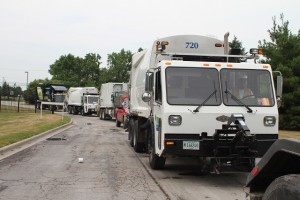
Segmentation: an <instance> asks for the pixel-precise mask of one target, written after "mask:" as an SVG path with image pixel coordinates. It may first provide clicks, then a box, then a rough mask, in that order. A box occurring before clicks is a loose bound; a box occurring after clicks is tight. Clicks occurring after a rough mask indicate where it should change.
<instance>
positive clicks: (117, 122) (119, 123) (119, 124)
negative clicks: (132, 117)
mask: <svg viewBox="0 0 300 200" xmlns="http://www.w3.org/2000/svg"><path fill="white" fill-rule="evenodd" d="M120 126H121V122H119V121H118V119H116V127H120Z"/></svg>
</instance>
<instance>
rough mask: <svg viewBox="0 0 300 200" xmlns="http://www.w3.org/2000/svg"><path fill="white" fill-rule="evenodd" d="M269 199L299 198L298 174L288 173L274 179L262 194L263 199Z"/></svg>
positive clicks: (292, 199)
mask: <svg viewBox="0 0 300 200" xmlns="http://www.w3.org/2000/svg"><path fill="white" fill-rule="evenodd" d="M271 199H277V200H281V199H282V200H284V199H289V200H297V199H300V175H299V174H289V175H285V176H280V177H279V178H277V179H275V180H274V181H273V182H272V183H271V184H270V185H269V186H268V188H267V190H266V192H265V194H264V196H263V200H271Z"/></svg>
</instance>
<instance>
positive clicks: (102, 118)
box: [99, 109, 104, 120]
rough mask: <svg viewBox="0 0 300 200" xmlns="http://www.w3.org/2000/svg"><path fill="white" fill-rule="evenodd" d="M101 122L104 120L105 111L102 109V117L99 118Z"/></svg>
mask: <svg viewBox="0 0 300 200" xmlns="http://www.w3.org/2000/svg"><path fill="white" fill-rule="evenodd" d="M99 118H100V120H104V110H103V109H100V116H99Z"/></svg>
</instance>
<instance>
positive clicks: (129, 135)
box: [128, 119, 134, 147]
mask: <svg viewBox="0 0 300 200" xmlns="http://www.w3.org/2000/svg"><path fill="white" fill-rule="evenodd" d="M128 129H129V130H128V140H129V144H130V146H132V147H133V129H134V120H133V119H131V120H130V121H129V127H128Z"/></svg>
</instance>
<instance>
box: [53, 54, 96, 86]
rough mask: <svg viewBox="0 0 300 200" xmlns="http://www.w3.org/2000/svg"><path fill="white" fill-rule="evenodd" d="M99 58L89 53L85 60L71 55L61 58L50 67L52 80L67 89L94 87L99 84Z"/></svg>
mask: <svg viewBox="0 0 300 200" xmlns="http://www.w3.org/2000/svg"><path fill="white" fill-rule="evenodd" d="M100 64H101V56H100V55H98V54H94V53H90V54H87V55H86V56H85V58H80V57H75V56H73V55H72V54H68V55H64V56H61V57H60V58H59V59H58V60H56V61H55V62H54V64H52V65H50V69H49V73H50V74H51V75H52V76H53V77H52V80H53V81H56V82H59V83H63V84H66V85H67V86H69V87H86V86H95V85H98V83H99V76H100Z"/></svg>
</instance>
